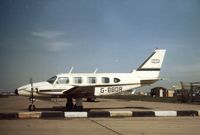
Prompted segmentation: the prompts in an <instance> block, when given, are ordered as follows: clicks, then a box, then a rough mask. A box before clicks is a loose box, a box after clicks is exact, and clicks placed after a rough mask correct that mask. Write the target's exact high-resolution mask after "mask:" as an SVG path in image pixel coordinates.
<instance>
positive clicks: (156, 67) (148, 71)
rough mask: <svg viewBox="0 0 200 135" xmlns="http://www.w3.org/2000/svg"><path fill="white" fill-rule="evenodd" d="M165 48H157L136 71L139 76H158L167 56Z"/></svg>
mask: <svg viewBox="0 0 200 135" xmlns="http://www.w3.org/2000/svg"><path fill="white" fill-rule="evenodd" d="M165 52H166V50H165V49H156V50H155V51H154V52H153V53H152V54H151V55H150V56H149V57H148V58H147V59H146V60H145V61H144V62H143V63H142V64H141V65H140V66H139V67H138V68H137V69H136V70H135V71H133V72H132V73H135V74H136V75H137V76H138V77H142V78H158V76H159V73H160V70H161V67H162V63H163V60H164V56H165Z"/></svg>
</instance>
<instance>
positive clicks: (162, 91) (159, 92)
mask: <svg viewBox="0 0 200 135" xmlns="http://www.w3.org/2000/svg"><path fill="white" fill-rule="evenodd" d="M150 95H151V96H152V97H167V89H166V88H163V87H155V88H153V89H151V93H150Z"/></svg>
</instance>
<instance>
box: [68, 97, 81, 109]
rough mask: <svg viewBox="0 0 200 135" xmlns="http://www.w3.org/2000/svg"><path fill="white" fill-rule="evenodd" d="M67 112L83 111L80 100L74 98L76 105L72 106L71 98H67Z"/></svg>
mask: <svg viewBox="0 0 200 135" xmlns="http://www.w3.org/2000/svg"><path fill="white" fill-rule="evenodd" d="M66 109H67V111H83V101H82V98H76V104H75V105H74V104H73V99H72V98H71V97H69V98H67V103H66Z"/></svg>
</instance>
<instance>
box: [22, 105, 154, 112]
mask: <svg viewBox="0 0 200 135" xmlns="http://www.w3.org/2000/svg"><path fill="white" fill-rule="evenodd" d="M105 109H111V110H113V109H116V110H117V109H122V110H123V109H137V110H151V109H153V108H148V107H143V106H141V107H140V106H128V107H103V108H84V109H83V111H87V112H88V111H91V110H105ZM23 111H25V109H23ZM26 111H27V110H26ZM36 111H63V112H64V111H67V110H66V108H65V107H64V106H53V107H52V108H36Z"/></svg>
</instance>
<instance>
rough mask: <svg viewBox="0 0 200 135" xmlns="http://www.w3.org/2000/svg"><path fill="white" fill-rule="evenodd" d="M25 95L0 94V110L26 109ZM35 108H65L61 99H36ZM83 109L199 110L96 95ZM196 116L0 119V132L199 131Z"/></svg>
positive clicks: (113, 134) (152, 134) (144, 134)
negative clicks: (1, 96)
mask: <svg viewBox="0 0 200 135" xmlns="http://www.w3.org/2000/svg"><path fill="white" fill-rule="evenodd" d="M28 105H29V101H28V98H25V97H19V96H12V97H8V98H0V112H22V111H27V106H28ZM35 105H36V107H37V111H65V109H64V106H65V100H64V99H59V100H57V102H55V101H54V102H49V101H37V102H36V103H35ZM83 105H84V108H85V110H86V111H104V110H109V111H112V110H116V111H117V110H129V111H155V110H158V111H159V110H160V111H162V110H200V105H190V104H174V103H158V102H143V101H122V100H115V99H97V101H96V102H84V103H83ZM199 125H200V117H199V116H195V117H193V116H191V117H135V118H134V117H125V118H65V119H20V120H19V119H18V120H0V134H2V135H11V134H15V135H18V134H19V135H23V134H24V135H25V134H26V135H27V134H29V135H35V134H40V135H55V134H59V135H62V134H63V135H64V134H65V135H66V134H69V135H88V134H95V135H100V134H101V135H102V134H104V135H133V134H134V135H161V134H162V135H163V134H164V135H168V134H170V135H173V134H176V135H177V134H181V135H188V134H191V135H199V133H200V128H199Z"/></svg>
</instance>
